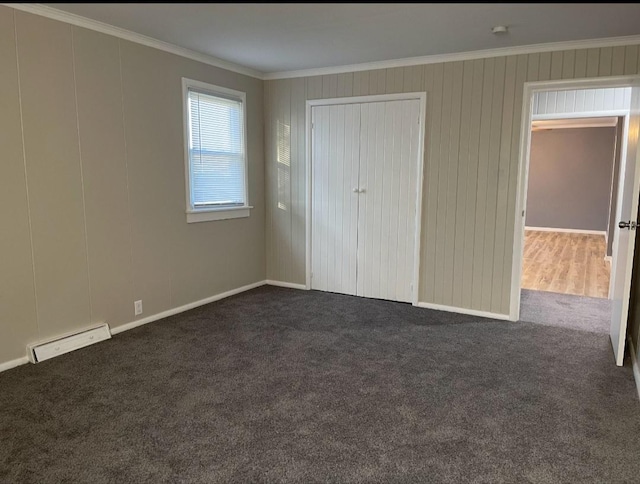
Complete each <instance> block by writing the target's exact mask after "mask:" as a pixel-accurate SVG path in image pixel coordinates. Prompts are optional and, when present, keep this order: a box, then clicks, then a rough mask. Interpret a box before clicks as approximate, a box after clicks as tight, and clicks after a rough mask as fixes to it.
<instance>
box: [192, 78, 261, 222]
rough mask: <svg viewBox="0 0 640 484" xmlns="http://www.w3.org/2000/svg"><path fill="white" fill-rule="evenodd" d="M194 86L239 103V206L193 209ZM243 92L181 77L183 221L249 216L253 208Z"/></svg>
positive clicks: (245, 106) (245, 98)
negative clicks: (241, 152) (241, 127)
mask: <svg viewBox="0 0 640 484" xmlns="http://www.w3.org/2000/svg"><path fill="white" fill-rule="evenodd" d="M190 88H191V89H196V90H198V91H201V92H204V93H206V94H211V95H212V96H221V97H225V98H229V97H233V98H236V99H238V100H240V101H241V102H242V117H243V123H244V133H243V139H242V143H243V145H244V203H245V204H244V205H243V206H241V207H219V208H211V207H208V208H195V207H194V206H193V204H192V203H191V164H190V161H189V135H190V126H189V97H188V96H189V89H190ZM246 101H247V95H246V94H245V93H244V92H242V91H236V90H234V89H229V88H226V87H220V86H215V85H213V84H208V83H206V82H201V81H196V80H193V79H187V78H186V77H183V78H182V114H183V123H182V124H183V125H184V169H185V172H184V174H185V189H186V192H185V195H186V207H187V209H186V213H187V223H195V222H208V221H211V220H226V219H233V218H243V217H248V216H249V215H250V210H251V209H252V208H253V207H252V206H251V205H249V161H248V152H247V103H246Z"/></svg>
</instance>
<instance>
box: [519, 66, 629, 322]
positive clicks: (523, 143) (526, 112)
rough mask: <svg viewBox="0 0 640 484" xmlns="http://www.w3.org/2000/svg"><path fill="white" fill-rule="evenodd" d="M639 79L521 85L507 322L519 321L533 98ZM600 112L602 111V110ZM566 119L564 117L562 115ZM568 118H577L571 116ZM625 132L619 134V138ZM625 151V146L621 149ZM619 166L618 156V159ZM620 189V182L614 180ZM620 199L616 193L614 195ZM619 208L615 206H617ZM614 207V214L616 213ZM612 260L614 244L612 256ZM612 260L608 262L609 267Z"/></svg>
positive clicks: (588, 79)
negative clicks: (516, 180) (540, 93)
mask: <svg viewBox="0 0 640 484" xmlns="http://www.w3.org/2000/svg"><path fill="white" fill-rule="evenodd" d="M639 80H640V76H638V75H630V76H610V77H597V78H585V79H564V80H555V81H534V82H525V83H524V92H523V96H522V119H521V126H520V149H519V157H518V182H517V183H518V184H517V186H516V210H515V221H514V226H513V227H514V233H513V259H512V268H511V298H510V299H511V301H510V308H509V320H510V321H518V320H519V319H520V289H521V288H520V283H521V279H522V259H523V256H524V229H525V210H526V206H527V189H528V183H529V161H530V160H529V155H530V151H531V121H532V117H533V116H532V111H533V95H534V94H535V93H538V92H543V91H565V90H572V89H602V88H612V87H632V86H633V85H634V84H636V83H637V82H638V81H639ZM603 112H604V110H603ZM565 117H566V116H565ZM571 117H577V116H575V114H574V113H571ZM627 127H628V115H627V117H626V118H625V129H626V128H627ZM624 134H626V133H623V135H624ZM623 149H624V150H626V143H625V146H624V147H623ZM621 163H622V157H621ZM618 186H620V180H618ZM617 196H618V197H619V196H620V193H618V195H617ZM618 208H619V207H618ZM618 208H616V211H617V210H618ZM612 255H613V256H614V257H615V241H614V253H613V254H612ZM613 266H614V261H613V260H612V262H611V267H613Z"/></svg>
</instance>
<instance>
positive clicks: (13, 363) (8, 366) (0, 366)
mask: <svg viewBox="0 0 640 484" xmlns="http://www.w3.org/2000/svg"><path fill="white" fill-rule="evenodd" d="M265 284H267V281H259V282H254V283H253V284H248V285H246V286H242V287H239V288H237V289H231V290H230V291H227V292H223V293H221V294H216V295H215V296H211V297H208V298H205V299H201V300H199V301H194V302H192V303H189V304H185V305H184V306H179V307H177V308H173V309H168V310H167V311H163V312H161V313H158V314H154V315H152V316H147V317H146V318H142V319H138V320H137V321H133V322H131V323H127V324H123V325H120V326H115V327H114V328H111V334H112V335H113V334H118V333H123V332H124V331H128V330H130V329H133V328H137V327H138V326H142V325H145V324H148V323H152V322H153V321H158V320H159V319H163V318H168V317H169V316H173V315H175V314H179V313H183V312H185V311H188V310H189V309H193V308H197V307H199V306H204V305H205V304H209V303H212V302H214V301H219V300H220V299H224V298H227V297H229V296H234V295H236V294H240V293H241V292H245V291H250V290H251V289H255V288H256V287H260V286H264V285H265ZM25 363H29V358H28V357H26V356H24V357H22V358H18V359H16V360H11V361H7V362H4V363H0V372H3V371H5V370H10V369H11V368H15V367H16V366H20V365H24V364H25Z"/></svg>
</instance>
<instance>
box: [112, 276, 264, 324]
mask: <svg viewBox="0 0 640 484" xmlns="http://www.w3.org/2000/svg"><path fill="white" fill-rule="evenodd" d="M266 283H267V282H266V281H259V282H254V283H253V284H248V285H246V286H242V287H239V288H237V289H231V290H230V291H227V292H223V293H221V294H216V295H215V296H211V297H207V298H205V299H200V300H199V301H194V302H192V303H189V304H185V305H184V306H179V307H177V308H172V309H167V310H166V311H163V312H161V313H157V314H153V315H151V316H147V317H146V318H142V319H138V320H137V321H133V322H131V323H127V324H123V325H121V326H115V327H113V328H111V334H118V333H122V332H124V331H129V330H130V329H133V328H137V327H138V326H143V325H145V324H148V323H152V322H154V321H158V320H159V319H164V318H168V317H169V316H174V315H176V314H180V313H184V312H185V311H189V310H190V309H193V308H197V307H200V306H204V305H205V304H209V303H212V302H215V301H219V300H220V299H224V298H227V297H229V296H235V295H236V294H240V293H241V292H245V291H250V290H251V289H255V288H256V287H260V286H264V285H265V284H266Z"/></svg>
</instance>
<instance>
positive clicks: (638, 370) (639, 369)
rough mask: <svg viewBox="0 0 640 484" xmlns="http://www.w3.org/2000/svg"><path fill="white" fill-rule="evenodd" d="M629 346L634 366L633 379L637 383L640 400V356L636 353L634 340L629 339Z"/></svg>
mask: <svg viewBox="0 0 640 484" xmlns="http://www.w3.org/2000/svg"><path fill="white" fill-rule="evenodd" d="M627 344H628V345H629V353H631V362H632V366H633V379H634V380H635V382H636V390H637V391H638V398H640V366H638V354H637V353H636V347H635V345H634V344H633V340H632V339H631V338H630V337H627Z"/></svg>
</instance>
